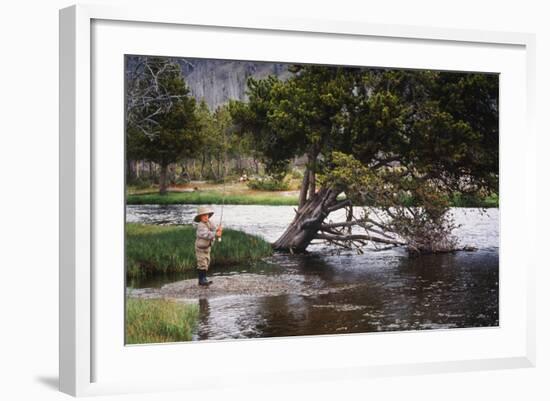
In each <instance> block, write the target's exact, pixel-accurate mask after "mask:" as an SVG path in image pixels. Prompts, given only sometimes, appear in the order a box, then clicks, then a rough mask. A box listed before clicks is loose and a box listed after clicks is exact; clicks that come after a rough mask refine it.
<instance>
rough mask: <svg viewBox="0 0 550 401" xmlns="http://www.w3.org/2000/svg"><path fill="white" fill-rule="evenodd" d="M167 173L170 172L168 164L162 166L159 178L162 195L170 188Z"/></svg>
mask: <svg viewBox="0 0 550 401" xmlns="http://www.w3.org/2000/svg"><path fill="white" fill-rule="evenodd" d="M167 172H168V164H164V163H163V164H161V165H160V177H159V193H160V194H161V195H165V194H166V189H167V188H168V185H167V182H166V178H167Z"/></svg>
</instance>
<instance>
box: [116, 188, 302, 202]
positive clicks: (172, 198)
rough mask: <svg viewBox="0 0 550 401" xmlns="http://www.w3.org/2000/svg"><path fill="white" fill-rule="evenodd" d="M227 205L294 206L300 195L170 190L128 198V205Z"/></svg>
mask: <svg viewBox="0 0 550 401" xmlns="http://www.w3.org/2000/svg"><path fill="white" fill-rule="evenodd" d="M224 202H225V204H227V205H274V206H294V205H297V204H298V196H297V195H296V196H295V195H284V194H278V193H277V192H270V193H261V192H260V193H256V192H252V193H250V194H241V193H239V194H231V193H228V194H227V195H226V196H225V199H224V195H223V193H220V192H214V191H212V192H203V191H196V192H168V193H167V194H166V195H160V194H159V193H145V194H130V195H128V197H127V199H126V204H128V205H145V204H156V205H185V204H195V205H205V204H208V205H215V204H221V203H224Z"/></svg>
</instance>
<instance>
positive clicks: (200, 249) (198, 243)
mask: <svg viewBox="0 0 550 401" xmlns="http://www.w3.org/2000/svg"><path fill="white" fill-rule="evenodd" d="M213 214H214V211H213V210H212V208H210V207H208V206H200V207H199V209H198V211H197V215H196V216H195V218H194V221H195V222H197V223H199V224H198V226H197V239H196V240H195V255H196V257H197V270H198V273H199V285H201V286H209V285H210V284H212V282H211V281H208V280H207V279H206V272H207V271H208V266H209V265H210V250H211V248H212V243H213V242H214V239H215V237H218V238H219V237H221V236H222V226H221V225H219V226H218V227H217V228H216V227H214V224H212V223H211V222H210V217H212V215H213Z"/></svg>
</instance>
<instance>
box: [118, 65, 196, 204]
mask: <svg viewBox="0 0 550 401" xmlns="http://www.w3.org/2000/svg"><path fill="white" fill-rule="evenodd" d="M195 109H196V105H195V99H194V97H192V96H191V95H190V92H189V89H188V88H187V85H186V83H185V80H184V79H183V77H182V75H181V67H180V65H179V64H178V63H177V62H176V61H173V60H171V59H169V58H166V57H147V56H143V57H141V56H139V57H138V56H136V57H129V58H128V59H127V66H126V144H127V155H126V157H127V159H134V160H140V159H143V160H148V161H152V162H155V163H157V164H159V165H160V185H159V187H160V193H161V194H164V193H166V189H167V171H168V165H169V164H171V163H175V162H176V161H178V160H179V159H181V158H183V157H189V156H191V155H194V154H195V153H196V152H197V149H199V148H200V146H201V143H202V136H201V132H200V131H201V127H200V124H198V121H197V115H196V111H195Z"/></svg>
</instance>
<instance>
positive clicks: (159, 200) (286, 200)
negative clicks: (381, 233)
mask: <svg viewBox="0 0 550 401" xmlns="http://www.w3.org/2000/svg"><path fill="white" fill-rule="evenodd" d="M126 203H127V204H128V205H187V204H194V205H205V204H206V205H219V204H222V203H225V204H227V205H271V206H296V205H298V196H297V195H296V196H295V195H285V194H278V193H277V192H271V193H267V194H265V193H261V192H260V193H258V192H254V191H251V193H250V194H246V193H238V194H231V193H229V194H227V195H226V196H225V199H224V196H223V193H220V192H217V191H216V192H215V191H212V192H203V191H197V192H168V193H167V194H166V195H159V194H158V193H145V194H130V195H128V198H127V202H126ZM403 203H404V204H405V205H409V206H412V205H414V202H413V200H412V199H404V200H403ZM451 206H454V207H483V208H492V207H498V195H497V194H493V195H491V196H488V197H486V198H485V199H479V198H475V197H473V196H468V195H461V194H455V195H454V196H453V198H452V199H451Z"/></svg>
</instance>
